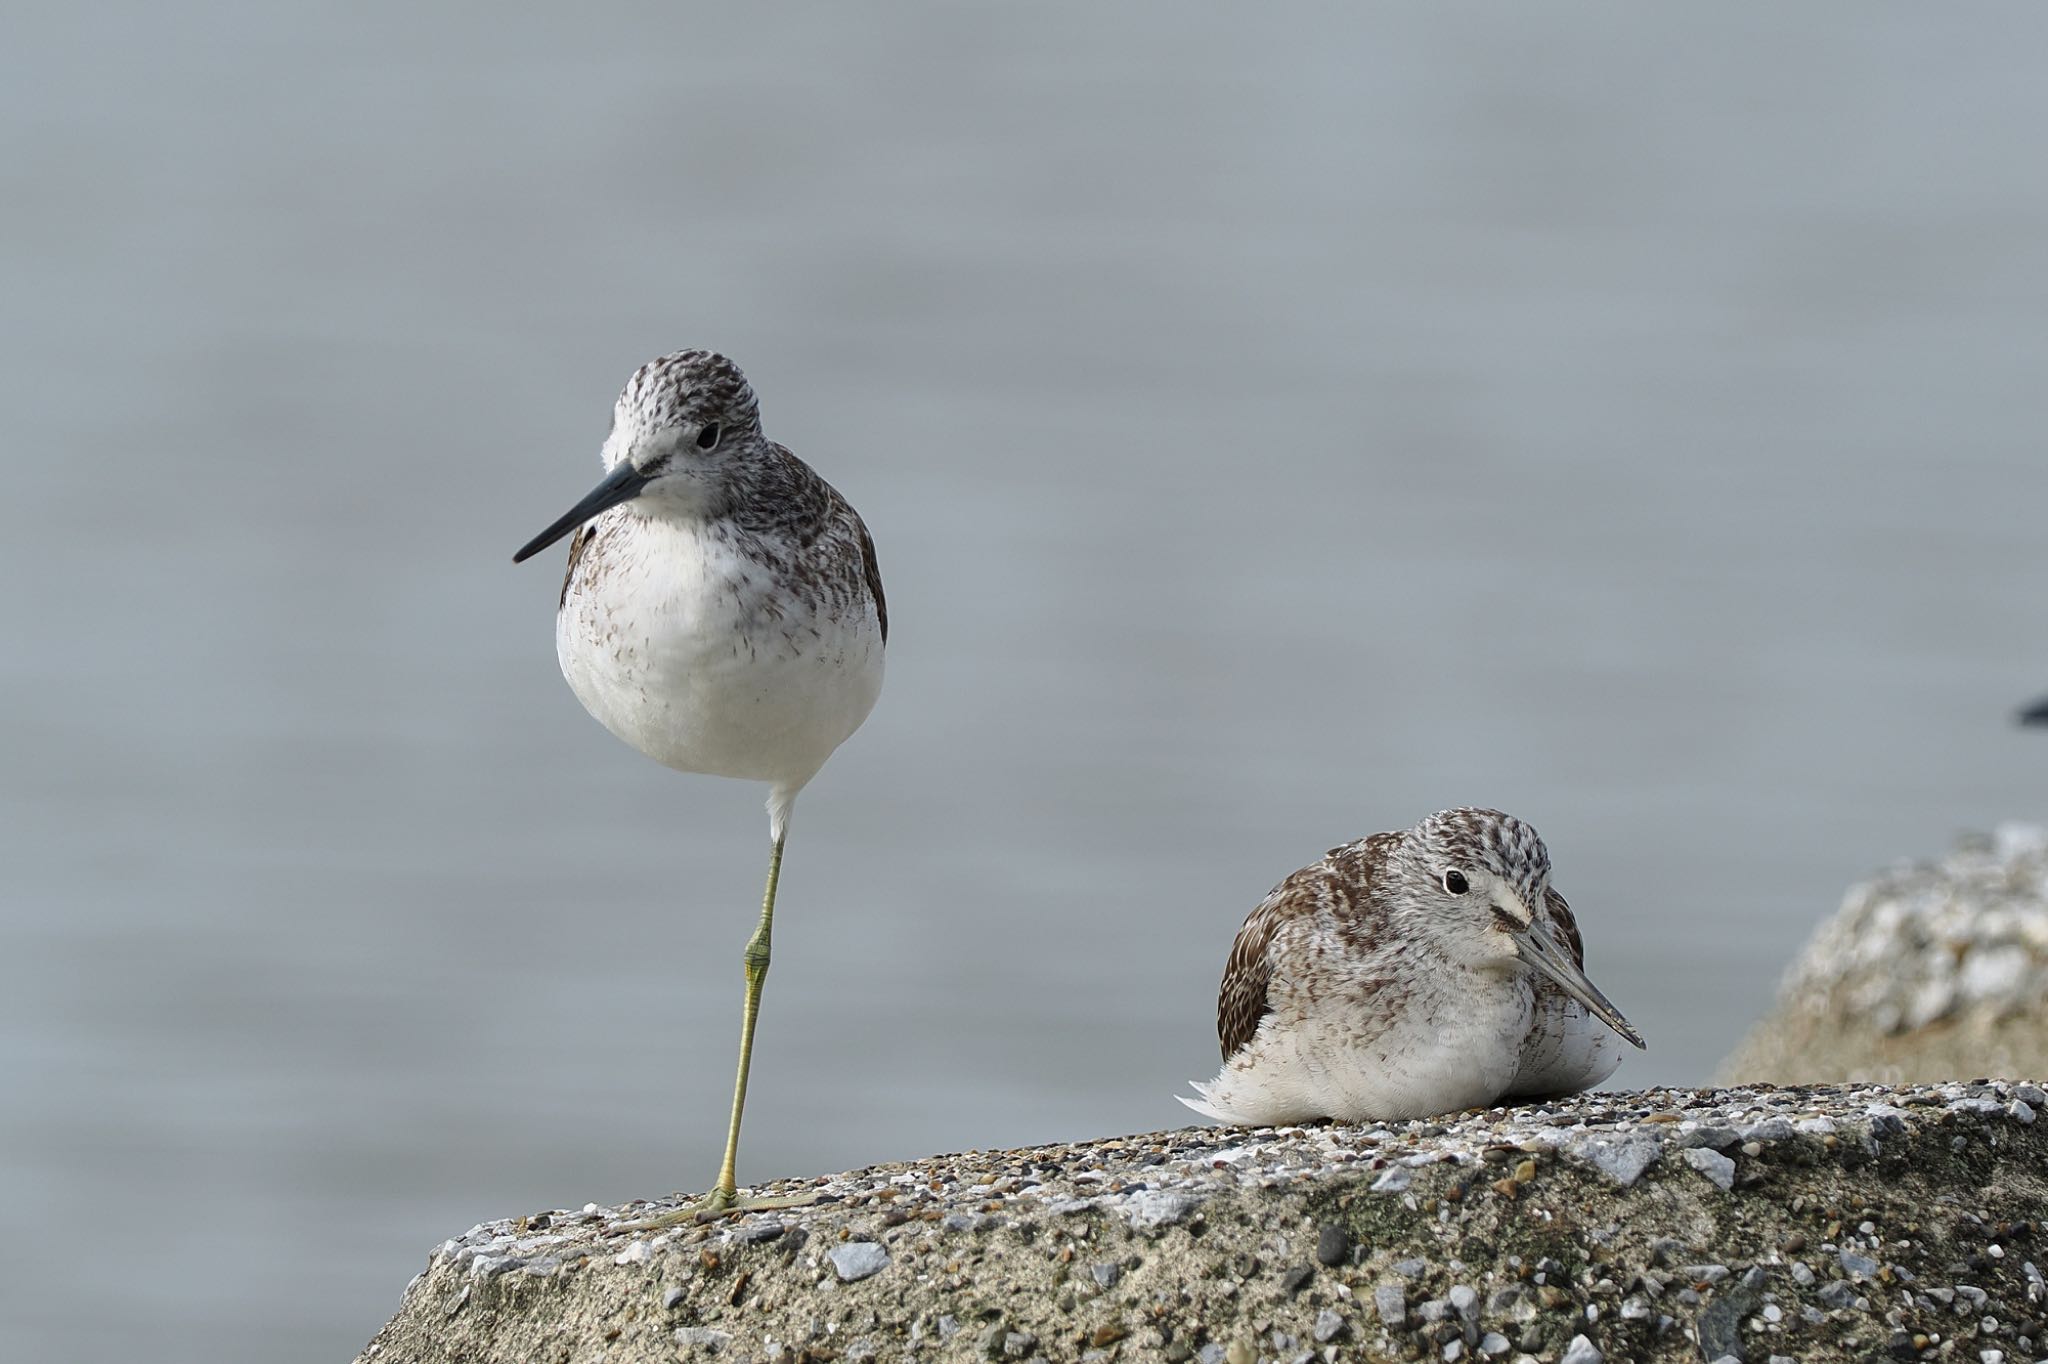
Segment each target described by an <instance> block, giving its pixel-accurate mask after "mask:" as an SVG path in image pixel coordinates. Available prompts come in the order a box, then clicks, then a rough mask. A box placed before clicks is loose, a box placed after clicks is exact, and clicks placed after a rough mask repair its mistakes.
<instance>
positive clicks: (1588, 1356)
mask: <svg viewBox="0 0 2048 1364" xmlns="http://www.w3.org/2000/svg"><path fill="white" fill-rule="evenodd" d="M1606 1358H1607V1357H1606V1356H1605V1355H1603V1354H1601V1353H1600V1351H1599V1350H1597V1349H1595V1348H1594V1347H1593V1342H1592V1341H1590V1340H1588V1339H1586V1338H1585V1337H1584V1336H1573V1337H1572V1343H1571V1344H1569V1345H1567V1346H1565V1350H1564V1357H1563V1358H1562V1359H1560V1360H1559V1361H1558V1364H1605V1362H1606Z"/></svg>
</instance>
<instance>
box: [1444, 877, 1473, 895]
mask: <svg viewBox="0 0 2048 1364" xmlns="http://www.w3.org/2000/svg"><path fill="white" fill-rule="evenodd" d="M1444 889H1445V890H1447V891H1449V892H1450V893H1451V894H1453V895H1463V894H1464V893H1465V892H1466V891H1468V890H1470V889H1472V883H1471V882H1469V881H1467V880H1466V879H1465V873H1464V872H1461V871H1447V872H1445V873H1444Z"/></svg>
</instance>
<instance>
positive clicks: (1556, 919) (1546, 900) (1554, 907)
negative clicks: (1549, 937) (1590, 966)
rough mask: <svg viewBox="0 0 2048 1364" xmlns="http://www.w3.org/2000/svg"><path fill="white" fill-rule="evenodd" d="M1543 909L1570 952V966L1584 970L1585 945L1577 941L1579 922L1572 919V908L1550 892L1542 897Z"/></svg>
mask: <svg viewBox="0 0 2048 1364" xmlns="http://www.w3.org/2000/svg"><path fill="white" fill-rule="evenodd" d="M1543 907H1544V909H1545V910H1546V911H1547V914H1546V917H1547V918H1549V920H1550V926H1551V927H1552V928H1553V929H1555V930H1557V936H1558V937H1560V938H1562V939H1563V940H1564V945H1565V946H1566V947H1569V948H1570V949H1571V950H1572V964H1573V965H1574V966H1576V967H1578V968H1579V969H1580V970H1582V971H1583V970H1585V969H1586V944H1585V943H1584V942H1582V941H1580V939H1579V921H1578V920H1577V919H1574V918H1573V917H1572V907H1571V906H1570V905H1568V904H1566V903H1565V902H1564V896H1562V895H1559V894H1558V893H1557V892H1556V891H1554V890H1553V891H1551V892H1549V893H1548V894H1547V895H1545V896H1544V897H1543Z"/></svg>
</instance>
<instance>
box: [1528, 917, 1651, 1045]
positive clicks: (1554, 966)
mask: <svg viewBox="0 0 2048 1364" xmlns="http://www.w3.org/2000/svg"><path fill="white" fill-rule="evenodd" d="M1514 939H1515V952H1516V954H1517V955H1519V956H1520V957H1521V959H1522V960H1523V961H1524V962H1525V963H1527V964H1528V965H1529V966H1530V967H1531V968H1532V969H1533V970H1535V971H1538V972H1540V973H1541V974H1543V975H1546V976H1548V977H1550V979H1552V980H1554V981H1556V982H1557V986H1558V988H1559V989H1561V990H1563V991H1564V992H1565V993H1566V994H1568V995H1570V996H1571V997H1572V998H1573V999H1576V1000H1577V1001H1579V1003H1581V1004H1583V1005H1585V1006H1586V1008H1587V1009H1588V1010H1589V1011H1590V1012H1591V1013H1592V1015H1593V1017H1595V1018H1597V1019H1599V1020H1600V1021H1601V1022H1602V1023H1605V1024H1606V1025H1607V1026H1608V1027H1610V1028H1612V1029H1614V1030H1615V1031H1616V1032H1618V1033H1620V1034H1621V1035H1622V1036H1623V1037H1624V1038H1626V1039H1627V1040H1628V1041H1630V1042H1632V1043H1634V1044H1635V1045H1636V1047H1637V1048H1639V1049H1643V1050H1647V1048H1644V1047H1643V1038H1642V1034H1640V1033H1638V1032H1637V1031H1636V1030H1635V1029H1634V1028H1632V1027H1630V1026H1629V1021H1628V1020H1627V1019H1626V1018H1623V1017H1622V1016H1621V1010H1619V1009H1617V1008H1615V1007H1614V1005H1613V1004H1612V1003H1610V1002H1609V1001H1608V998H1607V996H1606V995H1603V994H1601V993H1600V987H1599V986H1597V985H1595V984H1594V983H1593V982H1592V981H1590V980H1588V979H1587V978H1586V973H1585V972H1584V971H1582V970H1580V969H1579V968H1578V966H1576V965H1575V964H1574V963H1573V962H1572V957H1571V953H1569V952H1567V951H1565V950H1564V948H1563V947H1561V946H1559V945H1558V941H1557V939H1555V938H1553V937H1551V936H1550V930H1549V929H1548V928H1546V927H1544V926H1543V925H1542V924H1541V923H1534V924H1531V925H1529V927H1528V928H1527V929H1525V930H1523V931H1522V932H1520V933H1517V934H1515V935H1514Z"/></svg>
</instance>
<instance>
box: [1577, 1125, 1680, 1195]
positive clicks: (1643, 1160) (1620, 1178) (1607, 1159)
mask: <svg viewBox="0 0 2048 1364" xmlns="http://www.w3.org/2000/svg"><path fill="white" fill-rule="evenodd" d="M1661 1149H1662V1148H1660V1147H1659V1146H1658V1144H1657V1139H1656V1138H1655V1137H1652V1136H1649V1135H1646V1134H1644V1133H1640V1132H1638V1133H1631V1134H1629V1135H1627V1136H1593V1135H1585V1134H1581V1135H1579V1136H1575V1137H1573V1138H1572V1139H1571V1140H1570V1141H1568V1142H1566V1143H1565V1146H1564V1152H1565V1154H1566V1155H1568V1156H1570V1157H1572V1159H1574V1160H1578V1161H1583V1162H1584V1163H1585V1164H1587V1165H1590V1166H1592V1167H1593V1168H1594V1169H1596V1170H1598V1171H1599V1172H1600V1173H1601V1174H1603V1175H1606V1176H1607V1177H1608V1178H1609V1179H1611V1180H1613V1181H1614V1182H1615V1183H1616V1184H1619V1185H1620V1186H1621V1187H1622V1188H1624V1189H1626V1188H1628V1187H1629V1186H1630V1185H1632V1184H1634V1183H1635V1182H1636V1181H1637V1180H1638V1179H1641V1178H1642V1177H1643V1171H1645V1170H1647V1169H1649V1168H1650V1166H1651V1164H1652V1163H1653V1162H1655V1161H1656V1159H1657V1156H1658V1154H1659V1153H1660V1151H1661Z"/></svg>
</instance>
